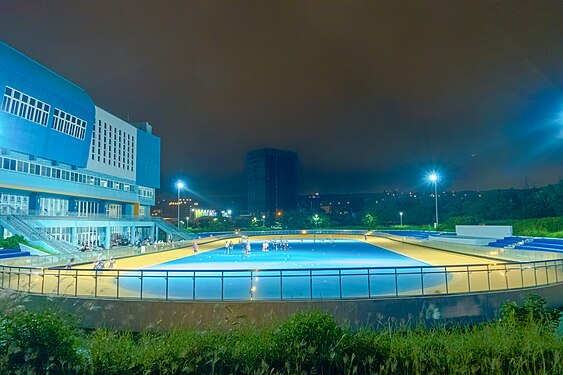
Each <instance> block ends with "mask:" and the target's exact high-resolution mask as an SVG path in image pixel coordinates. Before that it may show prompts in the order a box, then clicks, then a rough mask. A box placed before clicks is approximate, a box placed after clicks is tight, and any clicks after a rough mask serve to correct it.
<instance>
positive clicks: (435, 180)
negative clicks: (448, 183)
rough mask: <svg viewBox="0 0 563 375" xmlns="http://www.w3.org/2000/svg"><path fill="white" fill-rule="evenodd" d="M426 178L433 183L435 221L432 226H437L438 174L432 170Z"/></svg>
mask: <svg viewBox="0 0 563 375" xmlns="http://www.w3.org/2000/svg"><path fill="white" fill-rule="evenodd" d="M428 179H429V180H430V181H431V182H432V183H434V200H435V202H436V223H434V228H436V227H438V175H437V174H436V173H435V172H432V173H431V174H430V175H429V176H428Z"/></svg>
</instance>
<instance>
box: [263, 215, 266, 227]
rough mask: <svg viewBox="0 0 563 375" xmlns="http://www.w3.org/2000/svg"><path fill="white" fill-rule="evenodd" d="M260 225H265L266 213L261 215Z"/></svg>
mask: <svg viewBox="0 0 563 375" xmlns="http://www.w3.org/2000/svg"><path fill="white" fill-rule="evenodd" d="M262 226H263V227H264V228H265V227H266V215H262Z"/></svg>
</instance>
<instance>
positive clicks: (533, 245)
mask: <svg viewBox="0 0 563 375" xmlns="http://www.w3.org/2000/svg"><path fill="white" fill-rule="evenodd" d="M489 246H491V247H501V248H506V247H510V248H514V249H517V250H533V251H534V250H535V251H538V250H539V251H551V252H563V239H558V238H525V237H516V236H514V237H504V238H503V239H502V240H496V241H493V242H490V243H489Z"/></svg>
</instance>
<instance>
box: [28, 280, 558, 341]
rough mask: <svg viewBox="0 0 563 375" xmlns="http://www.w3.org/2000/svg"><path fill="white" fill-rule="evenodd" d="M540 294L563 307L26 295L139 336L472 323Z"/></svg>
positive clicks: (490, 296)
mask: <svg viewBox="0 0 563 375" xmlns="http://www.w3.org/2000/svg"><path fill="white" fill-rule="evenodd" d="M530 293H535V294H539V295H540V296H542V297H543V298H545V299H546V300H547V301H548V305H549V306H550V307H561V306H563V283H559V284H555V285H550V286H544V287H537V288H529V289H522V290H510V291H497V292H484V293H472V294H459V295H443V296H423V297H404V298H382V299H370V300H326V301H309V300H305V301H249V302H192V301H189V302H184V301H182V302H180V301H161V300H144V301H132V300H102V299H87V298H69V297H64V298H63V297H53V296H38V295H25V296H26V298H22V301H23V303H24V304H26V305H27V306H28V307H29V308H31V309H36V308H40V307H43V306H46V305H52V304H55V305H57V306H60V307H61V308H62V309H63V310H64V311H67V312H69V313H72V314H74V315H75V316H76V317H77V318H78V319H79V320H80V324H81V326H82V327H84V328H98V327H107V328H115V329H129V330H133V331H140V330H142V329H145V328H151V329H162V330H167V329H170V328H179V327H199V328H205V327H210V326H212V327H224V328H225V329H230V328H232V327H233V325H234V324H250V325H253V326H256V327H264V326H270V325H272V324H275V323H276V322H278V321H281V320H283V319H286V318H287V317H289V316H291V315H293V314H295V313H298V312H304V311H323V312H326V313H329V314H331V315H333V316H334V317H335V318H336V320H337V321H338V322H340V323H341V324H344V325H350V326H351V327H353V328H359V327H365V326H367V327H373V328H377V327H380V326H382V325H387V324H389V323H391V324H408V325H411V326H412V325H415V324H417V323H423V324H425V325H433V324H444V323H447V322H458V323H475V322H480V321H490V320H493V319H496V318H497V317H498V316H499V311H500V307H501V306H502V304H503V303H505V302H506V301H509V300H512V301H517V302H518V301H522V300H523V299H525V298H526V297H527V296H528V295H529V294H530Z"/></svg>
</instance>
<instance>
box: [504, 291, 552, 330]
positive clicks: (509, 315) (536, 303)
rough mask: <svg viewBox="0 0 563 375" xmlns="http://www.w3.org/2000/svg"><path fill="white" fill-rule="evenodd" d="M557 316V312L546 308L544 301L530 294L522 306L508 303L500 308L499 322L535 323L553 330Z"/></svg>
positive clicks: (512, 302) (511, 302)
mask: <svg viewBox="0 0 563 375" xmlns="http://www.w3.org/2000/svg"><path fill="white" fill-rule="evenodd" d="M559 316H560V313H559V311H557V310H554V309H550V308H548V307H547V302H546V301H545V299H543V298H542V297H541V296H538V295H537V294H530V295H529V296H528V297H527V298H526V300H525V301H524V304H523V305H522V306H519V305H518V304H517V303H516V302H514V301H508V302H506V303H505V304H504V305H503V306H502V308H501V321H503V322H506V323H509V324H516V323H537V324H540V325H546V326H548V327H551V328H555V327H556V326H557V324H558V323H559Z"/></svg>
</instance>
